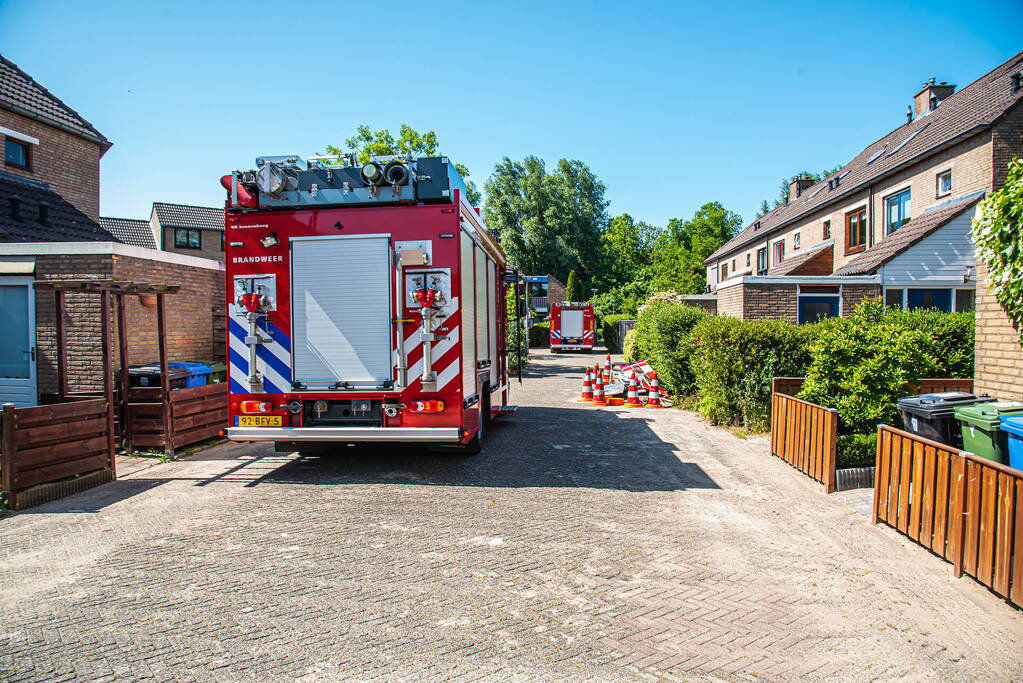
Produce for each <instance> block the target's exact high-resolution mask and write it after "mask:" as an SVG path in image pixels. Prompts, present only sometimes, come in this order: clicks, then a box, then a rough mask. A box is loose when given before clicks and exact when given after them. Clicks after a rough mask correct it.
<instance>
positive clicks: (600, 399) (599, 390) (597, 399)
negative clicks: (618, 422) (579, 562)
mask: <svg viewBox="0 0 1023 683" xmlns="http://www.w3.org/2000/svg"><path fill="white" fill-rule="evenodd" d="M590 405H591V406H606V405H607V401H606V400H604V380H603V378H601V376H600V375H597V384H596V386H594V387H593V400H592V401H590Z"/></svg>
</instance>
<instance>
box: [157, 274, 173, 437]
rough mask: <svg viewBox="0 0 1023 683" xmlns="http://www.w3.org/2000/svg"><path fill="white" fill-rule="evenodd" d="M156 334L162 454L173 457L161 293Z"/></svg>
mask: <svg viewBox="0 0 1023 683" xmlns="http://www.w3.org/2000/svg"><path fill="white" fill-rule="evenodd" d="M156 334H157V343H158V345H159V349H160V402H161V406H162V411H161V416H162V418H163V452H164V454H165V455H167V456H168V457H174V442H173V440H172V438H171V436H172V434H171V431H172V423H171V422H172V421H171V403H170V377H169V374H170V366H168V365H167V307H166V305H165V301H164V296H163V292H159V293H157V295H156Z"/></svg>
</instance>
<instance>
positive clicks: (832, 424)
mask: <svg viewBox="0 0 1023 683" xmlns="http://www.w3.org/2000/svg"><path fill="white" fill-rule="evenodd" d="M828 423H829V424H828V429H827V432H826V433H827V435H828V443H827V458H828V462H827V464H826V465H825V467H824V493H834V492H835V489H836V488H837V486H838V484H837V482H836V479H837V475H836V474H835V470H836V469H837V466H838V410H837V409H836V408H828Z"/></svg>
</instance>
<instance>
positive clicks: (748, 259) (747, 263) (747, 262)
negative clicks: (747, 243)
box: [746, 251, 750, 268]
mask: <svg viewBox="0 0 1023 683" xmlns="http://www.w3.org/2000/svg"><path fill="white" fill-rule="evenodd" d="M749 261H750V255H749V252H748V251H747V252H746V267H747V268H749Z"/></svg>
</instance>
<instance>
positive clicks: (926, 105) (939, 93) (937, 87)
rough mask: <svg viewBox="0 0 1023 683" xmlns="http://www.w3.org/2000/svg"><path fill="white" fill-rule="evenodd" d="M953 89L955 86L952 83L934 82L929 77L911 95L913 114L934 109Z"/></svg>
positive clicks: (921, 113)
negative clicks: (917, 90) (916, 91)
mask: <svg viewBox="0 0 1023 683" xmlns="http://www.w3.org/2000/svg"><path fill="white" fill-rule="evenodd" d="M955 91H956V87H955V86H954V85H949V84H948V83H947V82H945V81H942V82H941V83H935V82H934V79H933V78H932V79H930V80H929V81H927V82H926V83H924V85H923V88H921V90H920V92H918V93H917V94H915V95H913V116H914V117H918V116H923V115H924V114H926V113H928V112H931V111H934V110H935V109H937V108H938V105H939V104H941V101H942V100H943V99H945V98H946V97H948V96H949V95H951V94H952V93H954V92H955Z"/></svg>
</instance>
